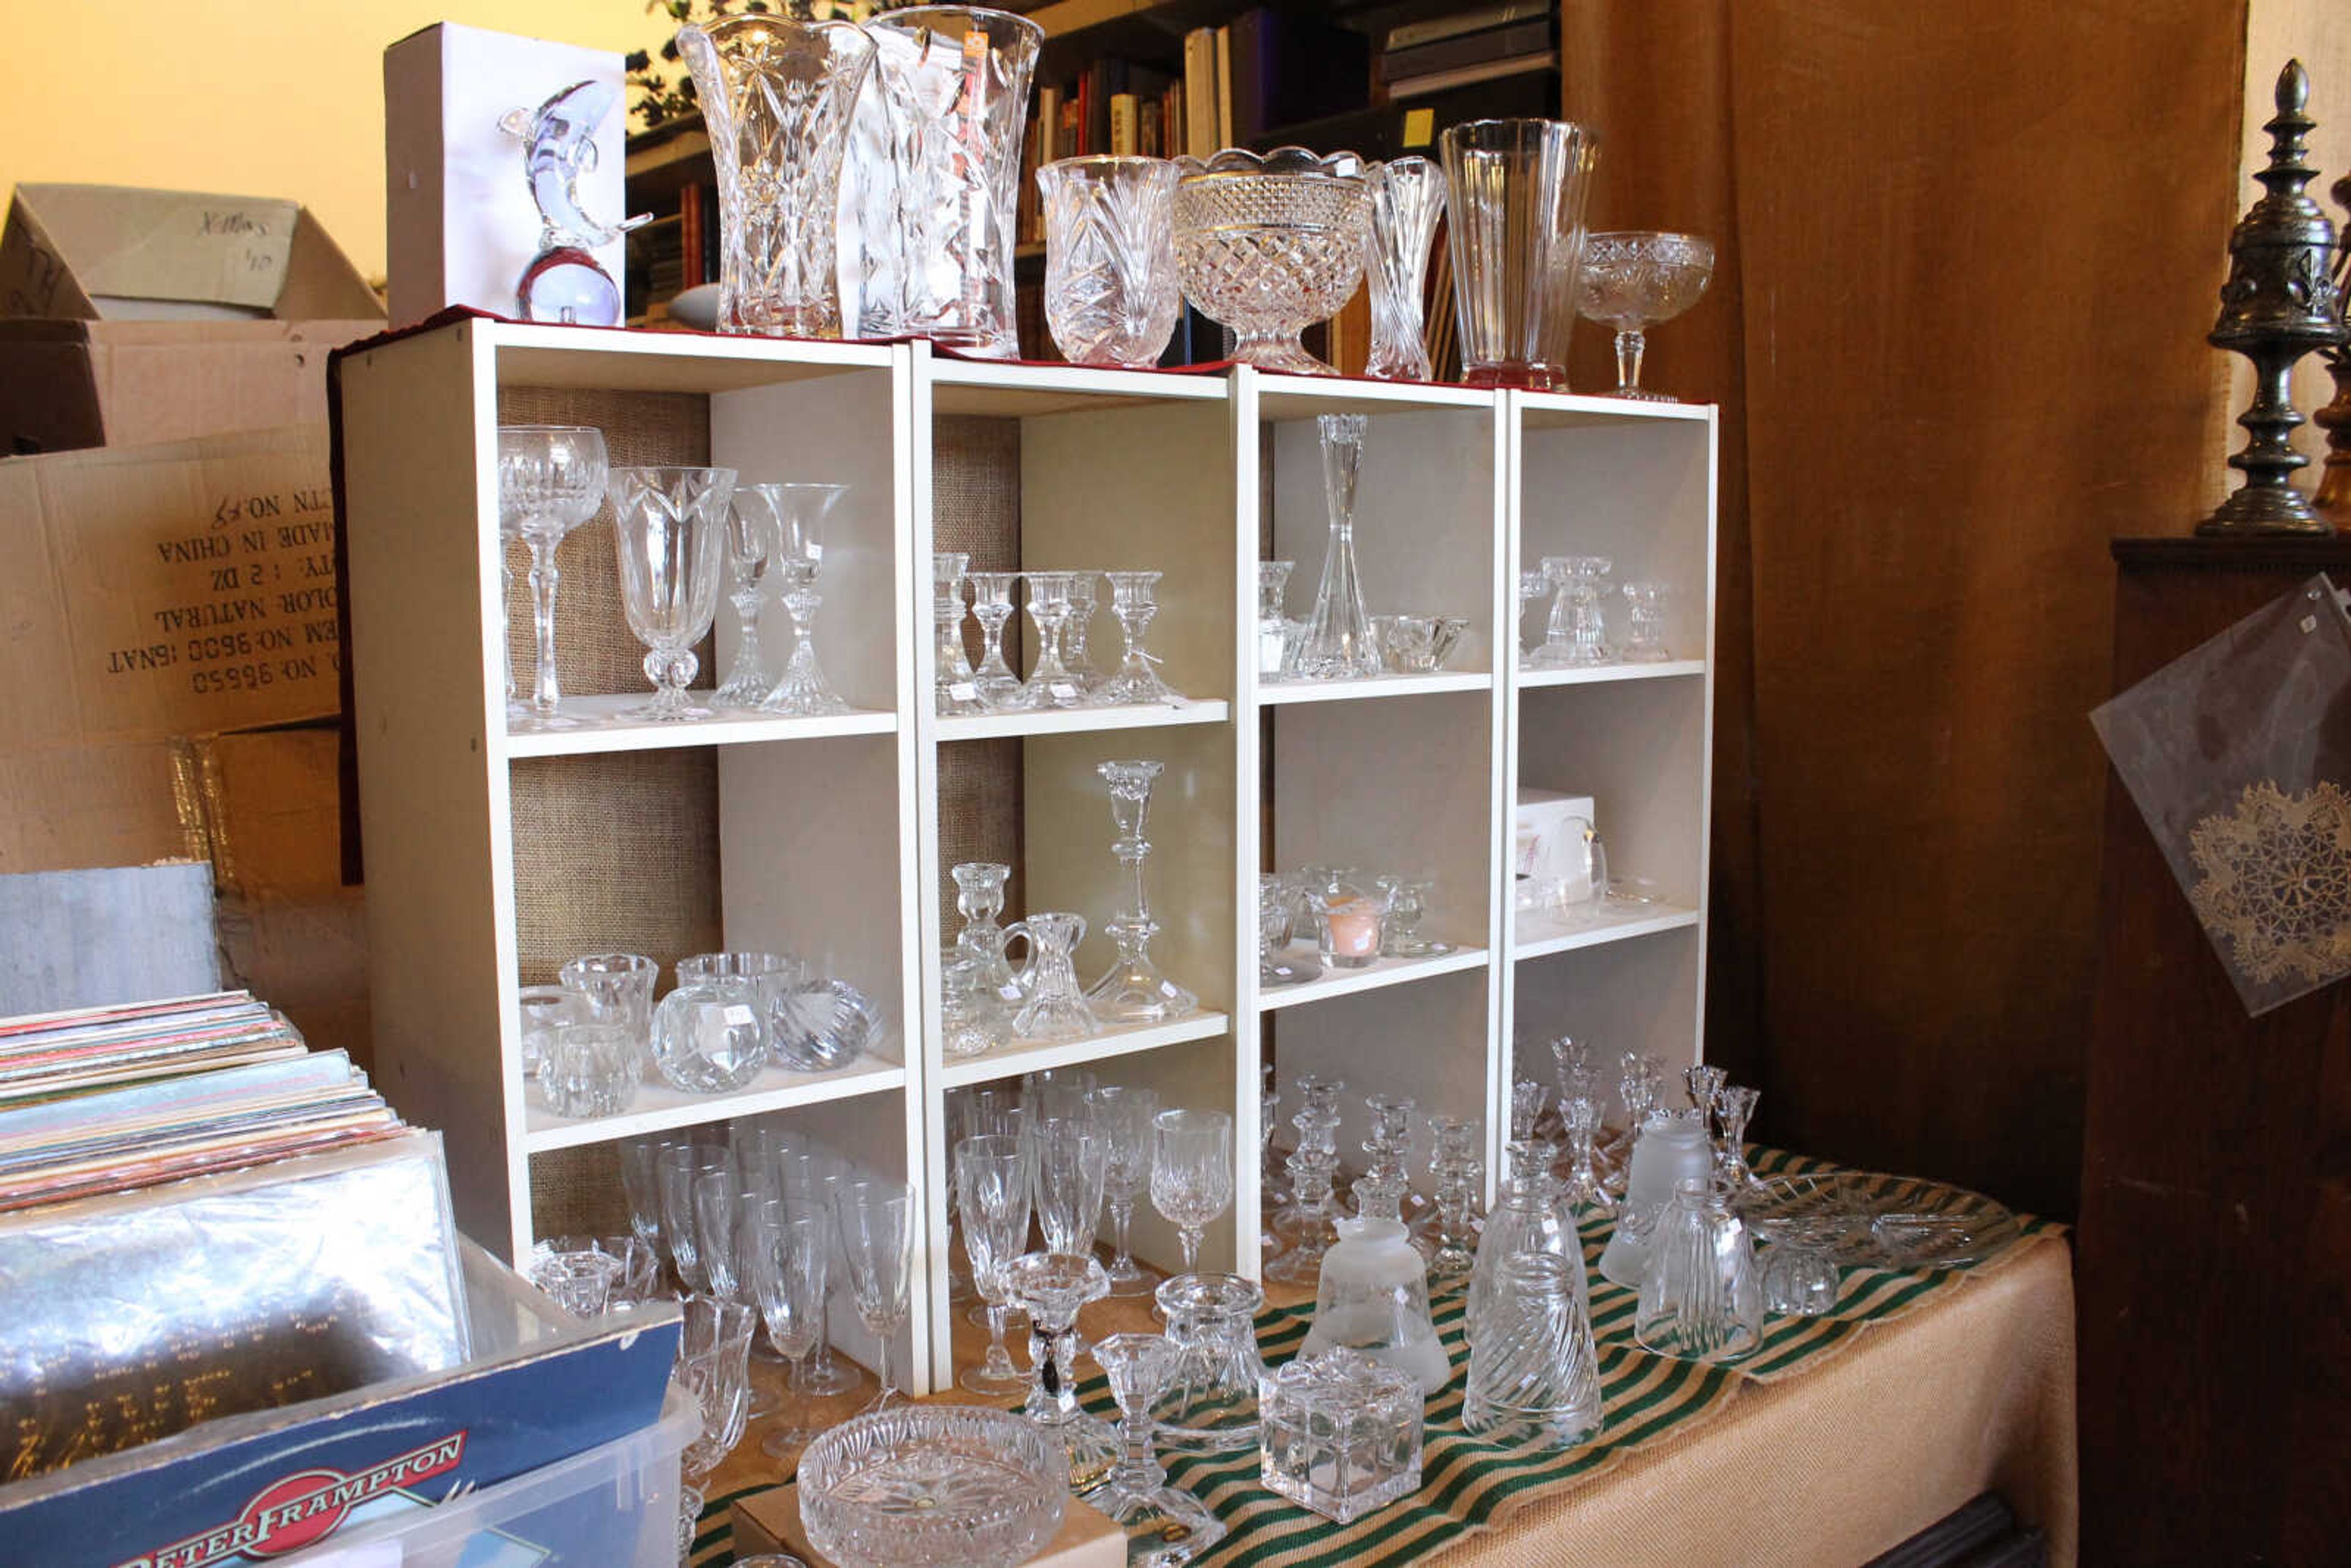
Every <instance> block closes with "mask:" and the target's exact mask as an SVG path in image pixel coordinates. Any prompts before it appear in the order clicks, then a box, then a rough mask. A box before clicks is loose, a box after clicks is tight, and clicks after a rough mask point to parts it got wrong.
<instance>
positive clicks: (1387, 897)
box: [1258, 865, 1453, 986]
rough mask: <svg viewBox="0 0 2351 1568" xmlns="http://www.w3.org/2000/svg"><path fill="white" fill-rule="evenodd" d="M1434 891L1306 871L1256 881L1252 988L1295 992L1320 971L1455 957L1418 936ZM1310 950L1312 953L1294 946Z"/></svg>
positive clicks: (1410, 883)
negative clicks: (1281, 988)
mask: <svg viewBox="0 0 2351 1568" xmlns="http://www.w3.org/2000/svg"><path fill="white" fill-rule="evenodd" d="M1436 885H1437V884H1436V883H1435V882H1433V881H1432V880H1430V879H1429V878H1426V877H1417V876H1397V875H1374V874H1372V873H1365V872H1363V871H1359V870H1357V869H1355V868H1353V867H1352V866H1328V865H1310V866H1305V867H1302V868H1301V869H1300V870H1298V871H1295V872H1286V873H1269V874H1266V875H1262V876H1260V877H1259V879H1258V983H1259V985H1263V986H1294V985H1297V984H1299V983H1300V982H1301V981H1304V980H1311V979H1313V978H1314V977H1316V976H1318V975H1320V974H1321V973H1322V971H1323V970H1324V969H1326V968H1331V969H1361V968H1365V967H1369V966H1371V965H1373V964H1374V963H1377V962H1378V961H1379V960H1380V959H1382V958H1434V957H1438V956H1442V955H1444V954H1447V953H1450V952H1452V951H1453V945H1452V944H1451V943H1449V942H1440V941H1438V940H1437V939H1436V938H1434V937H1432V936H1427V935H1426V934H1425V933H1424V931H1423V929H1422V926H1423V924H1424V922H1425V921H1426V917H1427V915H1428V906H1429V901H1430V898H1431V895H1432V894H1434V893H1435V891H1436ZM1306 942H1311V950H1310V949H1306V948H1303V947H1301V946H1300V945H1301V944H1302V943H1306Z"/></svg>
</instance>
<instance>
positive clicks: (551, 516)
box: [498, 424, 609, 729]
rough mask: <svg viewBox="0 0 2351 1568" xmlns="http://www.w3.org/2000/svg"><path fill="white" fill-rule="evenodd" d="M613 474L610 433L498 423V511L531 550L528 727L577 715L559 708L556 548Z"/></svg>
mask: <svg viewBox="0 0 2351 1568" xmlns="http://www.w3.org/2000/svg"><path fill="white" fill-rule="evenodd" d="M608 479H609V468H608V463H607V460H606V458H605V455H604V434H603V432H601V431H599V430H590V429H589V428H587V427H586V426H584V425H568V424H507V425H500V426H499V427H498V510H499V512H500V513H501V515H503V514H504V513H506V512H507V510H508V509H509V508H511V509H512V511H513V513H514V516H515V525H514V531H515V533H516V534H517V536H518V537H519V538H521V539H522V541H523V543H525V544H526V545H528V546H529V547H530V607H531V629H532V633H533V636H534V638H535V639H536V641H537V643H538V667H537V671H536V674H534V675H533V677H532V681H531V690H530V711H529V713H528V716H526V717H523V718H521V719H520V720H518V721H517V722H518V724H519V726H520V727H522V728H525V729H568V728H569V727H571V726H572V725H573V724H574V723H576V722H577V721H576V720H573V719H568V718H565V717H564V716H562V715H561V714H559V712H557V711H556V710H557V706H558V704H559V702H560V701H561V699H562V692H561V690H560V688H559V685H558V684H557V682H556V678H555V587H556V583H557V582H558V581H559V579H560V576H561V574H560V573H559V572H558V571H557V570H556V566H555V548H556V546H558V545H559V544H561V543H562V542H563V539H564V536H565V535H567V534H569V533H570V532H571V530H572V529H574V528H578V527H579V526H580V524H582V523H584V522H586V521H587V520H588V519H589V518H590V517H594V516H595V515H596V508H597V507H601V506H602V505H603V504H604V491H605V486H606V485H607V483H608Z"/></svg>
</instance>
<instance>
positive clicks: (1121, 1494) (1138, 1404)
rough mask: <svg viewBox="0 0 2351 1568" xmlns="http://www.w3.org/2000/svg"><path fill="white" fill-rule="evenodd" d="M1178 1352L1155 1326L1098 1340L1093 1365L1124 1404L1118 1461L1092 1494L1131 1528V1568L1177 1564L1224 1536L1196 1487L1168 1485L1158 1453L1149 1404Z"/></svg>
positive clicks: (1170, 1567)
mask: <svg viewBox="0 0 2351 1568" xmlns="http://www.w3.org/2000/svg"><path fill="white" fill-rule="evenodd" d="M1180 1354H1181V1353H1180V1352H1179V1351H1178V1350H1177V1349H1176V1347H1175V1343H1174V1342H1173V1341H1170V1340H1168V1339H1165V1338H1164V1337H1162V1336H1161V1335H1158V1334H1155V1333H1114V1334H1111V1335H1109V1336H1107V1337H1106V1338H1103V1339H1100V1340H1096V1341H1095V1342H1094V1348H1093V1358H1094V1364H1095V1365H1097V1366H1099V1367H1101V1368H1102V1375H1103V1377H1104V1378H1106V1379H1107V1380H1108V1381H1109V1383H1110V1395H1111V1398H1112V1399H1113V1400H1114V1401H1115V1402H1116V1403H1117V1405H1118V1414H1119V1424H1118V1425H1119V1447H1120V1453H1119V1460H1118V1463H1117V1464H1116V1465H1114V1466H1113V1467H1112V1468H1111V1472H1110V1474H1109V1475H1108V1476H1107V1477H1105V1478H1104V1479H1103V1480H1102V1485H1101V1486H1100V1487H1099V1488H1097V1489H1096V1490H1094V1492H1093V1493H1092V1495H1091V1496H1090V1497H1089V1498H1088V1499H1087V1500H1088V1501H1089V1502H1091V1503H1092V1505H1093V1506H1094V1507H1095V1508H1096V1509H1098V1510H1100V1511H1102V1513H1104V1514H1107V1515H1108V1516H1109V1517H1110V1518H1111V1519H1112V1521H1114V1522H1115V1523H1117V1524H1118V1525H1119V1526H1120V1527H1121V1528H1123V1529H1124V1530H1126V1531H1128V1532H1129V1534H1130V1536H1131V1538H1132V1543H1131V1546H1130V1550H1129V1551H1128V1552H1127V1558H1126V1561H1127V1568H1176V1565H1177V1564H1179V1563H1188V1562H1190V1561H1191V1560H1192V1559H1193V1558H1194V1557H1196V1556H1197V1555H1199V1554H1200V1553H1201V1552H1204V1551H1206V1550H1207V1548H1209V1547H1210V1546H1212V1545H1214V1544H1215V1543H1216V1542H1219V1541H1222V1540H1223V1539H1224V1538H1225V1523H1224V1521H1222V1520H1220V1519H1218V1518H1217V1516H1216V1515H1215V1514H1213V1513H1210V1512H1209V1511H1208V1510H1207V1506H1206V1505H1205V1504H1203V1503H1202V1502H1201V1501H1200V1500H1199V1499H1197V1498H1196V1497H1194V1496H1193V1495H1192V1494H1191V1493H1189V1492H1186V1491H1183V1490H1178V1489H1176V1488H1175V1487H1172V1486H1169V1485H1168V1484H1167V1471H1166V1469H1165V1467H1163V1466H1162V1465H1161V1464H1160V1463H1159V1458H1158V1456H1157V1455H1155V1454H1154V1453H1153V1452H1152V1436H1153V1428H1152V1421H1151V1407H1152V1406H1153V1404H1154V1403H1155V1402H1156V1401H1157V1399H1158V1397H1159V1395H1160V1391H1161V1390H1162V1389H1164V1388H1165V1387H1166V1385H1167V1383H1168V1380H1169V1379H1170V1378H1171V1377H1172V1376H1173V1375H1174V1374H1175V1363H1176V1361H1177V1359H1178V1358H1179V1355H1180Z"/></svg>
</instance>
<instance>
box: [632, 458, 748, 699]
mask: <svg viewBox="0 0 2351 1568" xmlns="http://www.w3.org/2000/svg"><path fill="white" fill-rule="evenodd" d="M610 488H611V495H612V517H613V525H614V526H613V530H612V531H613V538H614V539H615V541H616V542H617V544H618V547H619V553H620V565H621V608H622V612H624V613H625V614H626V615H627V616H628V620H629V630H630V631H632V632H635V633H636V634H637V640H638V641H639V642H641V643H644V645H645V646H646V648H647V649H649V650H650V652H648V653H646V654H645V676H646V678H647V679H648V680H650V681H652V682H653V687H654V692H653V700H652V701H651V702H649V703H646V704H644V705H643V706H639V707H634V708H631V709H630V710H629V711H628V712H627V713H626V714H625V715H624V716H625V717H628V718H632V719H640V720H649V721H655V722H675V721H678V720H683V719H698V718H708V717H709V716H710V710H709V709H708V708H706V707H700V706H695V704H693V703H690V702H688V701H686V697H685V688H686V686H687V685H689V684H690V683H691V682H692V681H693V679H694V673H695V669H696V668H697V667H698V666H699V661H698V660H696V659H695V654H694V645H695V643H699V642H701V641H702V639H703V638H704V637H705V636H707V635H708V634H709V632H710V622H711V620H712V618H713V617H714V616H716V614H717V612H718V569H719V559H720V557H722V556H723V555H724V554H725V553H726V507H727V503H728V502H729V501H731V500H732V499H733V498H734V496H735V470H733V469H732V468H674V467H653V468H616V469H614V470H612V476H611V485H610Z"/></svg>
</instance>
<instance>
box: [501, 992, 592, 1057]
mask: <svg viewBox="0 0 2351 1568" xmlns="http://www.w3.org/2000/svg"><path fill="white" fill-rule="evenodd" d="M515 1010H516V1013H517V1017H518V1018H519V1019H520V1021H521V1024H522V1075H523V1076H524V1077H525V1078H536V1077H538V1064H539V1061H540V1060H541V1059H542V1058H544V1057H545V1056H546V1054H547V1046H548V1042H549V1040H553V1039H554V1038H555V1030H556V1028H557V1026H558V1025H560V1024H566V1023H573V1022H578V1021H581V1020H584V1019H586V1018H587V1016H588V1002H587V998H584V997H582V996H580V993H578V992H577V991H570V990H566V989H565V988H563V987H561V986H525V987H523V988H521V989H520V990H518V991H517V992H516V993H515Z"/></svg>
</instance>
